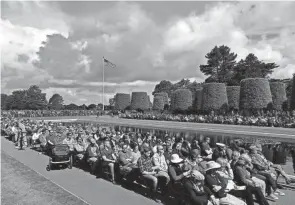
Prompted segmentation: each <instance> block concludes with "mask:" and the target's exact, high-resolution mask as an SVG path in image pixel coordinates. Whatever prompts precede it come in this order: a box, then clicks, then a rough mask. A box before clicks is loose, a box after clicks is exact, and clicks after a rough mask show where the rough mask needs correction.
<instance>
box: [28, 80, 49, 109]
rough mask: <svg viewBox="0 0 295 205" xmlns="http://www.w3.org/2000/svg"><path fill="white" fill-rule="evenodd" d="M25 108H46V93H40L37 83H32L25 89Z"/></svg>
mask: <svg viewBox="0 0 295 205" xmlns="http://www.w3.org/2000/svg"><path fill="white" fill-rule="evenodd" d="M25 99H26V108H27V109H30V110H43V109H47V106H48V102H47V100H46V93H42V91H41V89H40V88H39V87H38V86H37V85H32V86H30V88H29V89H28V90H27V91H26V98H25Z"/></svg>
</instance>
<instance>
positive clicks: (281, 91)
mask: <svg viewBox="0 0 295 205" xmlns="http://www.w3.org/2000/svg"><path fill="white" fill-rule="evenodd" d="M269 85H270V91H271V95H272V102H273V104H272V108H273V109H275V110H286V108H287V106H286V105H287V94H286V85H285V83H281V82H271V83H270V84H269Z"/></svg>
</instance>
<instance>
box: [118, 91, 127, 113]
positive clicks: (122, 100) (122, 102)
mask: <svg viewBox="0 0 295 205" xmlns="http://www.w3.org/2000/svg"><path fill="white" fill-rule="evenodd" d="M128 106H130V94H125V93H117V94H116V96H115V109H116V110H125V109H126V108H127V107H128Z"/></svg>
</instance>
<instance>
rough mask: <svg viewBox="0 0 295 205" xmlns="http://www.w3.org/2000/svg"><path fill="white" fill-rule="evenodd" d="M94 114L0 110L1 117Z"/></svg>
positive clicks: (87, 114)
mask: <svg viewBox="0 0 295 205" xmlns="http://www.w3.org/2000/svg"><path fill="white" fill-rule="evenodd" d="M96 114H97V111H96V110H1V116H3V117H57V116H89V115H96Z"/></svg>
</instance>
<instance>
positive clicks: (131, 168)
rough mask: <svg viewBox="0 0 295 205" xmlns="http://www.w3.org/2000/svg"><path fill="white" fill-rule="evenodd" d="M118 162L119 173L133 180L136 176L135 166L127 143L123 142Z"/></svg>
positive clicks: (130, 180) (128, 179)
mask: <svg viewBox="0 0 295 205" xmlns="http://www.w3.org/2000/svg"><path fill="white" fill-rule="evenodd" d="M118 163H119V169H120V173H121V174H122V175H123V176H125V177H126V179H127V181H129V182H133V181H134V180H135V179H136V178H137V176H136V173H135V172H136V170H135V169H136V168H137V166H136V165H135V164H134V163H133V155H132V152H131V151H130V150H129V149H128V145H127V144H123V146H122V151H120V152H119V159H118Z"/></svg>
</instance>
